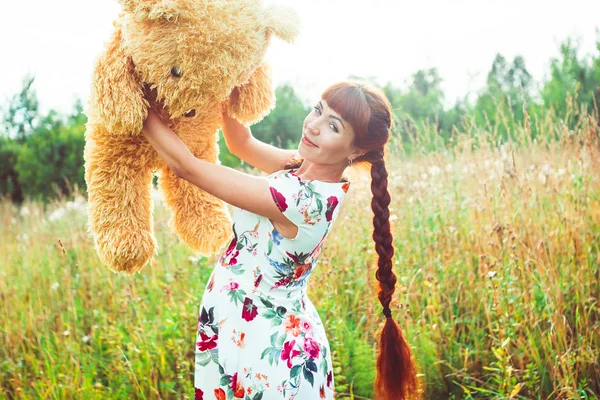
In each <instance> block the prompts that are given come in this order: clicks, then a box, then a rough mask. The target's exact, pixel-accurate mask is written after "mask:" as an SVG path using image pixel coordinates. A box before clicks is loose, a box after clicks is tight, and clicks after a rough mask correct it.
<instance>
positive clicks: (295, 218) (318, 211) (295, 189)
mask: <svg viewBox="0 0 600 400" xmlns="http://www.w3.org/2000/svg"><path fill="white" fill-rule="evenodd" d="M269 189H270V191H271V196H272V197H273V201H274V202H275V204H276V205H277V208H279V211H281V213H282V214H283V215H285V216H286V218H287V219H289V220H290V221H292V222H293V223H294V224H296V225H297V226H307V225H308V226H312V225H316V224H318V223H321V222H325V221H330V220H331V216H332V215H331V214H332V213H333V211H334V209H335V208H336V206H337V204H338V202H339V201H338V199H337V198H333V197H332V196H329V197H331V198H329V197H327V196H324V195H323V194H322V193H320V192H319V191H318V186H317V184H316V183H315V182H312V181H302V180H301V179H300V178H299V177H297V176H296V175H294V174H293V173H291V172H289V171H284V172H282V173H278V174H277V173H276V174H273V175H271V176H270V177H269ZM334 203H335V204H334Z"/></svg>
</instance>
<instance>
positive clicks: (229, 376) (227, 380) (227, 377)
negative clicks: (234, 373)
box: [220, 375, 231, 386]
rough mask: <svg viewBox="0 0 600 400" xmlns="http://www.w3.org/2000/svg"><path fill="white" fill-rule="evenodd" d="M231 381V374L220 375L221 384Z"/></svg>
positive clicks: (227, 383)
mask: <svg viewBox="0 0 600 400" xmlns="http://www.w3.org/2000/svg"><path fill="white" fill-rule="evenodd" d="M230 383H231V375H223V376H221V382H220V385H221V386H225V385H229V384H230Z"/></svg>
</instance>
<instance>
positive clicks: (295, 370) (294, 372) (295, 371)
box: [290, 364, 302, 378]
mask: <svg viewBox="0 0 600 400" xmlns="http://www.w3.org/2000/svg"><path fill="white" fill-rule="evenodd" d="M301 370H302V364H299V365H294V366H293V367H292V369H291V371H290V378H295V377H297V376H298V375H300V371H301Z"/></svg>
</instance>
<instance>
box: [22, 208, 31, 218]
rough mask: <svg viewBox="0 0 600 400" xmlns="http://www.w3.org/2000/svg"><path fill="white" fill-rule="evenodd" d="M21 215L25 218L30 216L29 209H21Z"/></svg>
mask: <svg viewBox="0 0 600 400" xmlns="http://www.w3.org/2000/svg"><path fill="white" fill-rule="evenodd" d="M21 215H22V216H23V217H25V216H27V215H31V211H29V207H27V206H24V207H22V208H21Z"/></svg>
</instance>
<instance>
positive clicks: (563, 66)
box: [542, 39, 600, 118]
mask: <svg viewBox="0 0 600 400" xmlns="http://www.w3.org/2000/svg"><path fill="white" fill-rule="evenodd" d="M598 50H599V52H600V41H599V42H598ZM578 52H579V50H578V46H577V44H575V43H573V41H572V40H570V39H569V40H567V41H566V42H565V43H562V44H561V45H560V58H553V59H552V61H551V67H550V69H551V78H550V80H549V81H548V82H546V84H545V85H544V87H543V89H542V97H543V99H544V104H545V105H546V106H547V107H551V108H552V109H554V110H556V111H557V112H558V115H559V116H560V117H562V118H566V116H567V113H569V112H573V110H572V109H571V108H570V107H569V104H568V102H569V97H571V98H576V99H578V102H579V103H581V104H582V105H583V106H584V112H592V111H593V110H595V109H596V107H597V104H598V100H599V97H600V93H599V91H598V90H599V88H600V57H599V56H598V54H597V55H596V58H593V57H585V58H580V57H579V55H578ZM575 111H577V110H575ZM596 111H597V109H596Z"/></svg>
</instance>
